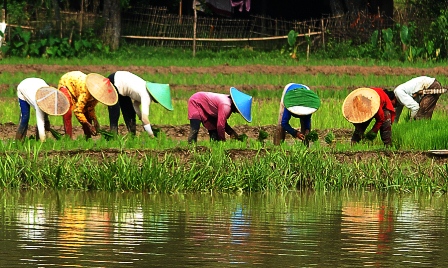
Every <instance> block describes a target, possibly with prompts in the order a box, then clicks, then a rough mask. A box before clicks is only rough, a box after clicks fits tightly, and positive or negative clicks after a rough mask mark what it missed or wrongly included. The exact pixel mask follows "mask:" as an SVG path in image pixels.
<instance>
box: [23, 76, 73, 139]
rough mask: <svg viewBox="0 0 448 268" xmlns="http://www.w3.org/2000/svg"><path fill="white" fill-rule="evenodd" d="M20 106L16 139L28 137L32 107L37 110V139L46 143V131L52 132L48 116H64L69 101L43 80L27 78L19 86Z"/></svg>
mask: <svg viewBox="0 0 448 268" xmlns="http://www.w3.org/2000/svg"><path fill="white" fill-rule="evenodd" d="M17 96H18V97H19V106H20V123H19V127H18V129H17V133H16V139H17V140H22V139H23V138H25V136H26V132H27V130H28V123H29V120H30V107H31V106H32V107H33V108H34V109H35V110H36V122H37V128H36V138H37V139H39V140H40V141H45V138H46V136H45V131H46V130H47V131H49V130H50V121H49V120H48V115H49V114H50V115H63V114H65V113H66V112H67V111H68V109H69V102H68V99H67V98H66V97H65V96H64V95H63V94H62V93H59V92H58V91H57V90H56V89H55V88H53V87H50V86H49V85H48V84H47V83H46V82H45V81H44V80H43V79H41V78H26V79H24V80H23V81H22V82H20V84H19V85H18V86H17Z"/></svg>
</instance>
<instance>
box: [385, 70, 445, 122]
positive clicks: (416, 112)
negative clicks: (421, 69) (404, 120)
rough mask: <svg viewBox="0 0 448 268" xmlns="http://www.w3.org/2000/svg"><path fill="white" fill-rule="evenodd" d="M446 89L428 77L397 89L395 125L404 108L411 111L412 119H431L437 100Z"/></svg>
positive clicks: (395, 91)
mask: <svg viewBox="0 0 448 268" xmlns="http://www.w3.org/2000/svg"><path fill="white" fill-rule="evenodd" d="M445 91H446V89H442V86H441V85H440V83H439V81H437V80H436V79H435V78H432V77H428V76H420V77H416V78H413V79H411V80H409V81H407V82H406V83H403V84H401V85H399V86H398V87H396V88H395V90H394V93H395V96H396V97H397V103H396V108H395V110H396V112H397V116H396V117H395V123H396V122H398V120H399V119H400V115H401V112H402V110H403V106H406V107H407V108H408V109H409V110H411V119H423V118H426V119H431V117H432V113H433V112H434V108H435V107H436V104H437V100H438V99H439V97H440V95H441V94H442V93H444V92H445Z"/></svg>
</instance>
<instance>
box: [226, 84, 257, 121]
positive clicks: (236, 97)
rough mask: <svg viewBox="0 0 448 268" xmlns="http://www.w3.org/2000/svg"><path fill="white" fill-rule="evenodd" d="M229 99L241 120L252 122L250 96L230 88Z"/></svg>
mask: <svg viewBox="0 0 448 268" xmlns="http://www.w3.org/2000/svg"><path fill="white" fill-rule="evenodd" d="M230 97H231V98H232V101H233V103H234V104H235V106H236V108H237V109H238V112H239V113H240V114H241V115H242V116H243V118H244V119H245V120H246V121H247V122H249V123H250V122H252V112H251V110H252V96H249V95H247V94H245V93H243V92H241V91H239V90H238V89H236V88H234V87H231V88H230Z"/></svg>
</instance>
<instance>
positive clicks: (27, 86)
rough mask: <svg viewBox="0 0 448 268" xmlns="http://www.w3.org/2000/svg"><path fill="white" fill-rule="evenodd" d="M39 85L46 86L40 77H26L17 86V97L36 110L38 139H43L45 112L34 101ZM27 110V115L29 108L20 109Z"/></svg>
mask: <svg viewBox="0 0 448 268" xmlns="http://www.w3.org/2000/svg"><path fill="white" fill-rule="evenodd" d="M41 87H48V84H47V83H46V82H45V81H44V80H43V79H41V78H26V79H24V80H23V81H22V82H20V84H19V85H18V86H17V97H19V99H20V100H23V101H26V102H27V103H28V104H29V105H30V106H33V107H34V109H35V110H36V122H37V131H38V132H39V139H40V140H41V141H45V113H44V112H43V111H42V110H41V109H40V108H39V106H38V105H37V102H36V92H37V90H38V89H39V88H41ZM24 112H27V113H28V114H27V115H23V114H22V116H27V117H29V109H28V110H27V111H22V113H24Z"/></svg>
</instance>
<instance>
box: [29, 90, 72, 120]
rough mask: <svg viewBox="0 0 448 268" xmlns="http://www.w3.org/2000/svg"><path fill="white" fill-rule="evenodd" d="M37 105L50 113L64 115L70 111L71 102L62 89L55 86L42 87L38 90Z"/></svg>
mask: <svg viewBox="0 0 448 268" xmlns="http://www.w3.org/2000/svg"><path fill="white" fill-rule="evenodd" d="M36 103H37V106H38V107H39V108H40V109H41V110H42V111H44V112H45V113H46V114H49V115H63V114H66V113H67V112H68V109H69V108H70V103H69V101H68V99H67V97H66V96H65V95H64V93H62V92H61V91H59V90H57V89H56V88H54V87H41V88H39V89H38V90H37V91H36Z"/></svg>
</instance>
